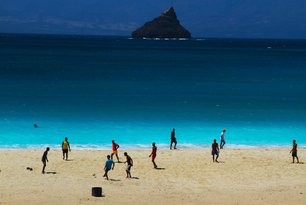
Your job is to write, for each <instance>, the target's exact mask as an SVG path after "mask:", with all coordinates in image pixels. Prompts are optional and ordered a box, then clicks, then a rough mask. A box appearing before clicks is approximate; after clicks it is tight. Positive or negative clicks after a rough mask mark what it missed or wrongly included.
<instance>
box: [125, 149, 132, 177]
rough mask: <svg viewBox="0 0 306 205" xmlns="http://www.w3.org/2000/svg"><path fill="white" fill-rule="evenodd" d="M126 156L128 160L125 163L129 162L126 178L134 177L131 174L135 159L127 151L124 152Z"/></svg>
mask: <svg viewBox="0 0 306 205" xmlns="http://www.w3.org/2000/svg"><path fill="white" fill-rule="evenodd" d="M124 156H125V157H126V161H125V162H124V163H127V166H126V170H125V171H126V178H132V176H131V168H132V166H133V159H132V158H131V157H130V156H129V155H128V154H127V152H124Z"/></svg>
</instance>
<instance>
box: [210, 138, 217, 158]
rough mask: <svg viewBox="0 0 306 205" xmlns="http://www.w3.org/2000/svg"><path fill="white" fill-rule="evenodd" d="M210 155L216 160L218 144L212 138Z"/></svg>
mask: <svg viewBox="0 0 306 205" xmlns="http://www.w3.org/2000/svg"><path fill="white" fill-rule="evenodd" d="M211 155H212V156H213V162H218V157H219V145H218V143H217V140H216V139H214V142H213V143H212V144H211ZM215 155H216V159H215Z"/></svg>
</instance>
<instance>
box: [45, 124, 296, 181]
mask: <svg viewBox="0 0 306 205" xmlns="http://www.w3.org/2000/svg"><path fill="white" fill-rule="evenodd" d="M225 132H226V130H225V129H223V131H222V132H221V135H220V147H219V144H218V143H217V140H216V139H214V140H213V143H212V144H211V155H212V158H213V162H218V158H219V153H220V149H223V148H224V145H225V144H226V142H225ZM170 140H171V142H170V150H172V148H173V149H177V148H176V145H177V140H176V137H175V129H174V128H173V129H172V132H171V138H170ZM297 146H298V145H297V143H296V140H293V143H292V149H291V150H290V154H291V155H292V163H295V159H296V161H297V163H299V158H298V156H297ZM119 147H120V146H119V144H117V143H116V142H115V140H112V153H111V155H107V160H106V162H105V166H104V171H105V173H104V175H103V176H104V177H105V178H106V179H107V180H108V172H109V171H110V170H113V169H114V168H115V163H114V161H113V157H114V156H116V158H117V162H118V163H120V160H119V156H118V149H119ZM49 151H50V148H49V147H47V148H46V150H45V151H44V153H43V156H42V159H41V161H42V163H43V168H42V173H43V174H44V173H45V168H46V164H47V162H48V152H49ZM68 152H71V148H70V144H69V142H68V138H67V137H65V139H64V141H63V142H62V153H63V160H68ZM124 156H125V157H126V160H125V161H124V162H123V163H126V164H127V166H126V170H125V171H126V178H132V176H131V168H132V166H133V159H132V158H131V157H130V156H129V155H128V153H127V152H124ZM156 156H157V146H156V143H155V142H153V143H152V151H151V154H150V155H149V157H151V160H152V163H153V167H154V168H155V169H157V165H156V163H155V158H156Z"/></svg>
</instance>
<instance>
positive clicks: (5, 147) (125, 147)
mask: <svg viewBox="0 0 306 205" xmlns="http://www.w3.org/2000/svg"><path fill="white" fill-rule="evenodd" d="M70 146H71V149H73V150H102V151H107V150H111V144H107V145H105V144H103V145H84V144H79V145H78V144H72V145H70ZM46 147H50V148H52V149H55V150H61V145H59V144H38V145H0V151H1V150H41V149H45V148H46ZM157 147H158V149H159V150H169V144H157ZM177 147H178V149H179V150H205V149H210V147H211V144H189V143H188V144H178V145H177ZM298 147H299V149H306V145H305V144H299V145H298ZM290 148H291V144H286V145H283V144H281V145H280V144H269V145H268V144H264V145H245V144H239V145H238V144H226V145H225V149H290ZM120 150H140V151H141V150H151V144H120Z"/></svg>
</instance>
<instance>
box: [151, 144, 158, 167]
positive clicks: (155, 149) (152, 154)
mask: <svg viewBox="0 0 306 205" xmlns="http://www.w3.org/2000/svg"><path fill="white" fill-rule="evenodd" d="M156 152H157V147H156V146H155V142H153V143H152V152H151V154H150V155H149V157H152V163H153V165H154V168H155V169H157V165H156V163H155V158H156Z"/></svg>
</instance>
